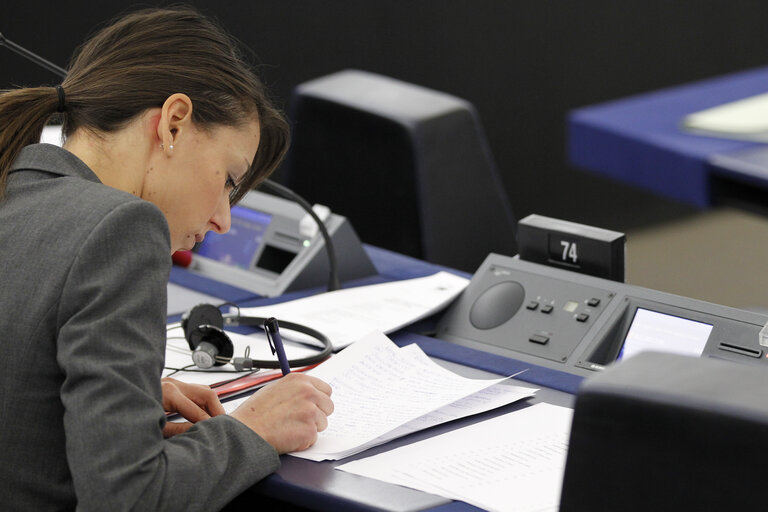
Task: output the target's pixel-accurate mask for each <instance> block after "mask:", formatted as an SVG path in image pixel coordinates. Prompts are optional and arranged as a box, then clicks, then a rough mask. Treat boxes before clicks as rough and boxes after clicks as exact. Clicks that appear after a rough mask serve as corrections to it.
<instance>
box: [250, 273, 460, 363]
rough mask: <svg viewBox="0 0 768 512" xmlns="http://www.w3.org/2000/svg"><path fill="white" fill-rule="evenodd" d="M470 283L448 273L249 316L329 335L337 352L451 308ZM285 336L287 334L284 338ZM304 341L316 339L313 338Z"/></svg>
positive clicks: (318, 298) (274, 307)
mask: <svg viewBox="0 0 768 512" xmlns="http://www.w3.org/2000/svg"><path fill="white" fill-rule="evenodd" d="M467 284H469V280H468V279H465V278H463V277H459V276H457V275H454V274H451V273H449V272H438V273H436V274H433V275H431V276H427V277H420V278H416V279H407V280H404V281H395V282H391V283H382V284H374V285H369V286H359V287H356V288H346V289H343V290H336V291H332V292H326V293H321V294H319V295H313V296H311V297H305V298H302V299H297V300H293V301H290V302H283V303H281V304H273V305H271V306H259V307H254V308H242V309H241V311H240V313H241V314H242V315H246V316H259V317H276V318H278V319H280V320H285V321H289V322H294V323H298V324H302V325H306V326H308V327H311V328H313V329H315V330H317V331H320V332H321V333H323V334H325V335H326V336H327V337H328V338H329V339H330V340H331V342H332V343H333V347H334V348H335V349H337V350H338V349H340V348H343V347H346V346H347V345H349V344H350V343H353V342H355V341H357V340H358V339H360V338H362V337H363V336H365V335H367V334H368V333H370V332H371V331H372V330H376V331H380V332H383V333H390V332H393V331H396V330H397V329H400V328H401V327H404V326H406V325H409V324H411V323H413V322H416V321H418V320H421V319H422V318H426V317H427V316H429V315H431V314H432V313H435V312H437V311H439V310H441V309H442V308H444V307H445V306H447V305H448V304H449V303H450V302H451V301H452V300H453V299H454V298H456V296H458V295H459V294H460V293H461V292H462V291H463V290H464V288H466V286H467ZM283 337H284V338H285V337H286V335H284V336H283ZM302 341H310V342H311V341H312V340H310V339H307V340H304V339H303V338H302Z"/></svg>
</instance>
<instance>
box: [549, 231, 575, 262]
mask: <svg viewBox="0 0 768 512" xmlns="http://www.w3.org/2000/svg"><path fill="white" fill-rule="evenodd" d="M579 248H580V242H579V240H578V239H577V238H565V237H563V236H562V235H559V234H558V235H550V237H549V259H550V260H551V261H553V262H555V263H561V264H565V265H567V266H569V267H579V266H581V261H580V259H579Z"/></svg>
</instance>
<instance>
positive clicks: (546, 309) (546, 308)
mask: <svg viewBox="0 0 768 512" xmlns="http://www.w3.org/2000/svg"><path fill="white" fill-rule="evenodd" d="M552 309H553V308H552V305H551V304H545V305H544V306H541V312H542V313H545V314H547V315H548V314H550V313H551V312H552Z"/></svg>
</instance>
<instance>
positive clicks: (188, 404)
mask: <svg viewBox="0 0 768 512" xmlns="http://www.w3.org/2000/svg"><path fill="white" fill-rule="evenodd" d="M162 388H163V409H165V411H166V412H177V413H179V414H180V415H181V416H183V417H184V418H185V419H187V420H188V421H185V422H180V423H176V422H170V421H169V422H168V423H166V424H165V428H163V436H165V437H171V436H175V435H176V434H181V433H182V432H186V431H187V430H188V429H189V428H190V427H191V426H192V425H193V424H194V423H197V422H198V421H201V420H204V419H207V418H210V417H211V416H218V415H219V414H224V407H222V405H221V402H220V401H219V397H218V396H216V392H215V391H213V390H212V389H211V388H210V387H208V386H204V385H202V384H188V383H186V382H181V381H178V380H176V379H171V378H164V379H162Z"/></svg>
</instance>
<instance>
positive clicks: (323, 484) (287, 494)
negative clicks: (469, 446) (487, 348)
mask: <svg viewBox="0 0 768 512" xmlns="http://www.w3.org/2000/svg"><path fill="white" fill-rule="evenodd" d="M365 249H366V251H367V252H368V254H369V256H370V257H371V259H372V261H373V262H374V265H375V266H376V268H377V270H378V271H379V275H378V276H373V277H370V278H365V279H363V280H360V282H355V283H347V284H345V286H346V285H354V284H371V283H375V282H385V281H393V280H397V279H407V278H413V277H422V276H425V275H429V274H432V273H434V272H436V271H438V270H449V271H452V272H454V273H457V274H460V275H464V276H467V275H466V274H464V273H461V272H457V271H453V270H450V269H446V268H445V267H440V266H437V265H432V264H429V263H425V262H423V261H420V260H417V259H414V258H410V257H407V256H402V255H399V254H396V253H392V252H390V251H386V250H383V249H378V248H375V247H370V246H366V248H365ZM171 284H172V285H173V288H174V291H178V289H176V287H178V286H181V287H183V288H186V289H189V290H191V291H193V292H194V293H205V294H207V295H211V296H214V297H221V298H224V299H230V297H232V299H236V300H237V301H238V302H240V303H241V304H245V305H258V304H267V303H270V302H278V301H283V300H288V299H290V298H297V297H300V296H303V295H308V294H311V293H313V291H307V292H298V293H293V294H289V295H285V296H282V297H279V298H272V299H263V298H258V297H256V296H255V295H254V294H252V293H249V292H247V291H245V290H239V289H233V288H231V287H224V288H222V287H220V286H218V284H217V283H214V282H211V281H210V280H208V279H205V278H202V277H200V276H195V275H190V274H189V273H187V272H185V271H183V270H181V269H174V271H173V272H172V274H171ZM169 290H170V288H169ZM318 291H321V290H314V292H318ZM181 295H183V294H181ZM169 298H170V299H171V300H173V301H174V302H175V303H174V304H169V311H175V310H176V309H179V310H181V309H180V308H181V307H182V305H183V301H184V300H186V299H184V298H183V297H180V296H179V294H174V295H172V296H171V295H170V293H169ZM176 316H177V315H171V316H170V318H171V319H175V317H176ZM428 323H429V321H426V324H428ZM426 324H425V323H420V324H417V325H416V326H412V331H408V330H404V331H401V332H399V333H396V334H395V335H393V336H392V339H393V340H394V341H395V343H397V344H398V345H401V346H403V345H407V344H410V343H418V344H419V345H420V346H421V347H422V348H423V349H424V351H425V352H426V353H427V354H429V355H430V356H432V357H433V358H435V359H436V360H437V361H438V362H439V363H440V364H442V365H444V366H446V367H448V368H450V369H451V370H453V371H455V372H456V373H459V374H461V375H465V376H468V377H475V378H480V377H488V376H491V375H493V376H498V375H511V374H514V373H516V372H517V371H520V370H521V369H524V368H528V369H529V370H528V371H527V372H525V373H524V374H523V375H521V376H520V377H518V379H516V380H517V381H516V384H518V385H522V386H529V387H536V388H538V389H539V391H538V392H537V394H536V396H535V397H534V398H532V399H529V400H527V401H524V402H522V403H515V404H511V405H509V406H506V407H503V408H501V409H497V410H495V411H490V412H488V413H485V414H481V415H477V416H473V417H469V418H464V419H462V420H458V421H455V422H451V423H450V424H446V425H439V426H437V427H433V428H431V429H428V430H426V431H421V432H416V433H414V434H411V435H409V436H406V437H404V438H400V439H396V440H394V441H392V442H390V443H387V444H386V445H384V446H379V447H375V448H372V449H370V450H367V451H365V452H363V453H361V454H358V455H356V456H354V457H351V458H348V459H344V461H325V462H320V463H318V462H312V461H308V460H304V459H299V458H295V457H290V456H283V457H282V466H281V468H280V469H279V470H278V471H277V473H275V474H273V475H270V476H269V477H267V478H266V479H264V480H262V481H261V482H259V483H258V484H257V485H255V486H254V487H253V488H252V489H250V490H249V491H248V492H249V493H254V494H263V495H266V496H269V497H271V498H274V499H278V500H284V501H287V502H290V503H292V504H294V505H298V506H301V507H306V508H308V509H314V510H335V511H343V510H390V511H398V512H408V511H417V510H434V511H441V512H448V511H470V510H478V509H477V508H476V507H473V506H471V505H468V504H466V503H461V502H452V501H450V500H447V499H445V498H443V497H440V496H434V495H431V494H426V493H422V492H419V491H415V490H412V489H407V488H404V487H399V486H394V485H391V484H387V483H384V482H380V481H378V480H372V479H368V478H364V477H361V476H357V475H353V474H350V473H345V472H342V471H336V470H335V469H334V468H335V466H336V465H338V464H341V463H343V462H347V461H349V460H353V459H355V458H360V457H366V456H370V455H373V454H375V453H379V452H381V451H385V450H389V449H392V448H395V447H398V446H402V445H405V444H409V443H413V442H415V441H418V440H421V439H425V438H427V437H431V436H434V435H436V434H439V433H443V432H446V431H448V430H452V429H456V428H460V427H462V426H466V425H469V424H472V423H475V422H478V421H482V420H483V419H486V418H488V417H492V416H496V415H499V414H502V413H506V412H511V411H514V410H517V409H520V408H523V407H528V406H530V405H532V404H534V403H537V402H548V403H552V404H556V405H563V406H569V407H570V406H571V405H572V402H573V394H572V393H574V392H575V390H576V387H577V386H578V384H579V382H580V381H581V379H580V378H579V377H576V376H573V375H568V374H564V373H561V372H558V371H555V370H551V369H548V368H542V367H535V365H531V364H528V363H522V362H520V361H516V360H513V359H509V358H506V357H502V356H497V355H492V354H486V353H483V352H479V351H476V350H473V349H470V348H466V347H461V346H458V345H453V344H450V343H446V342H443V341H441V340H436V339H434V338H430V337H426V336H422V335H421V334H418V333H416V332H413V331H415V330H417V329H419V328H421V327H424V326H425V325H426ZM459 363H462V364H459Z"/></svg>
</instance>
